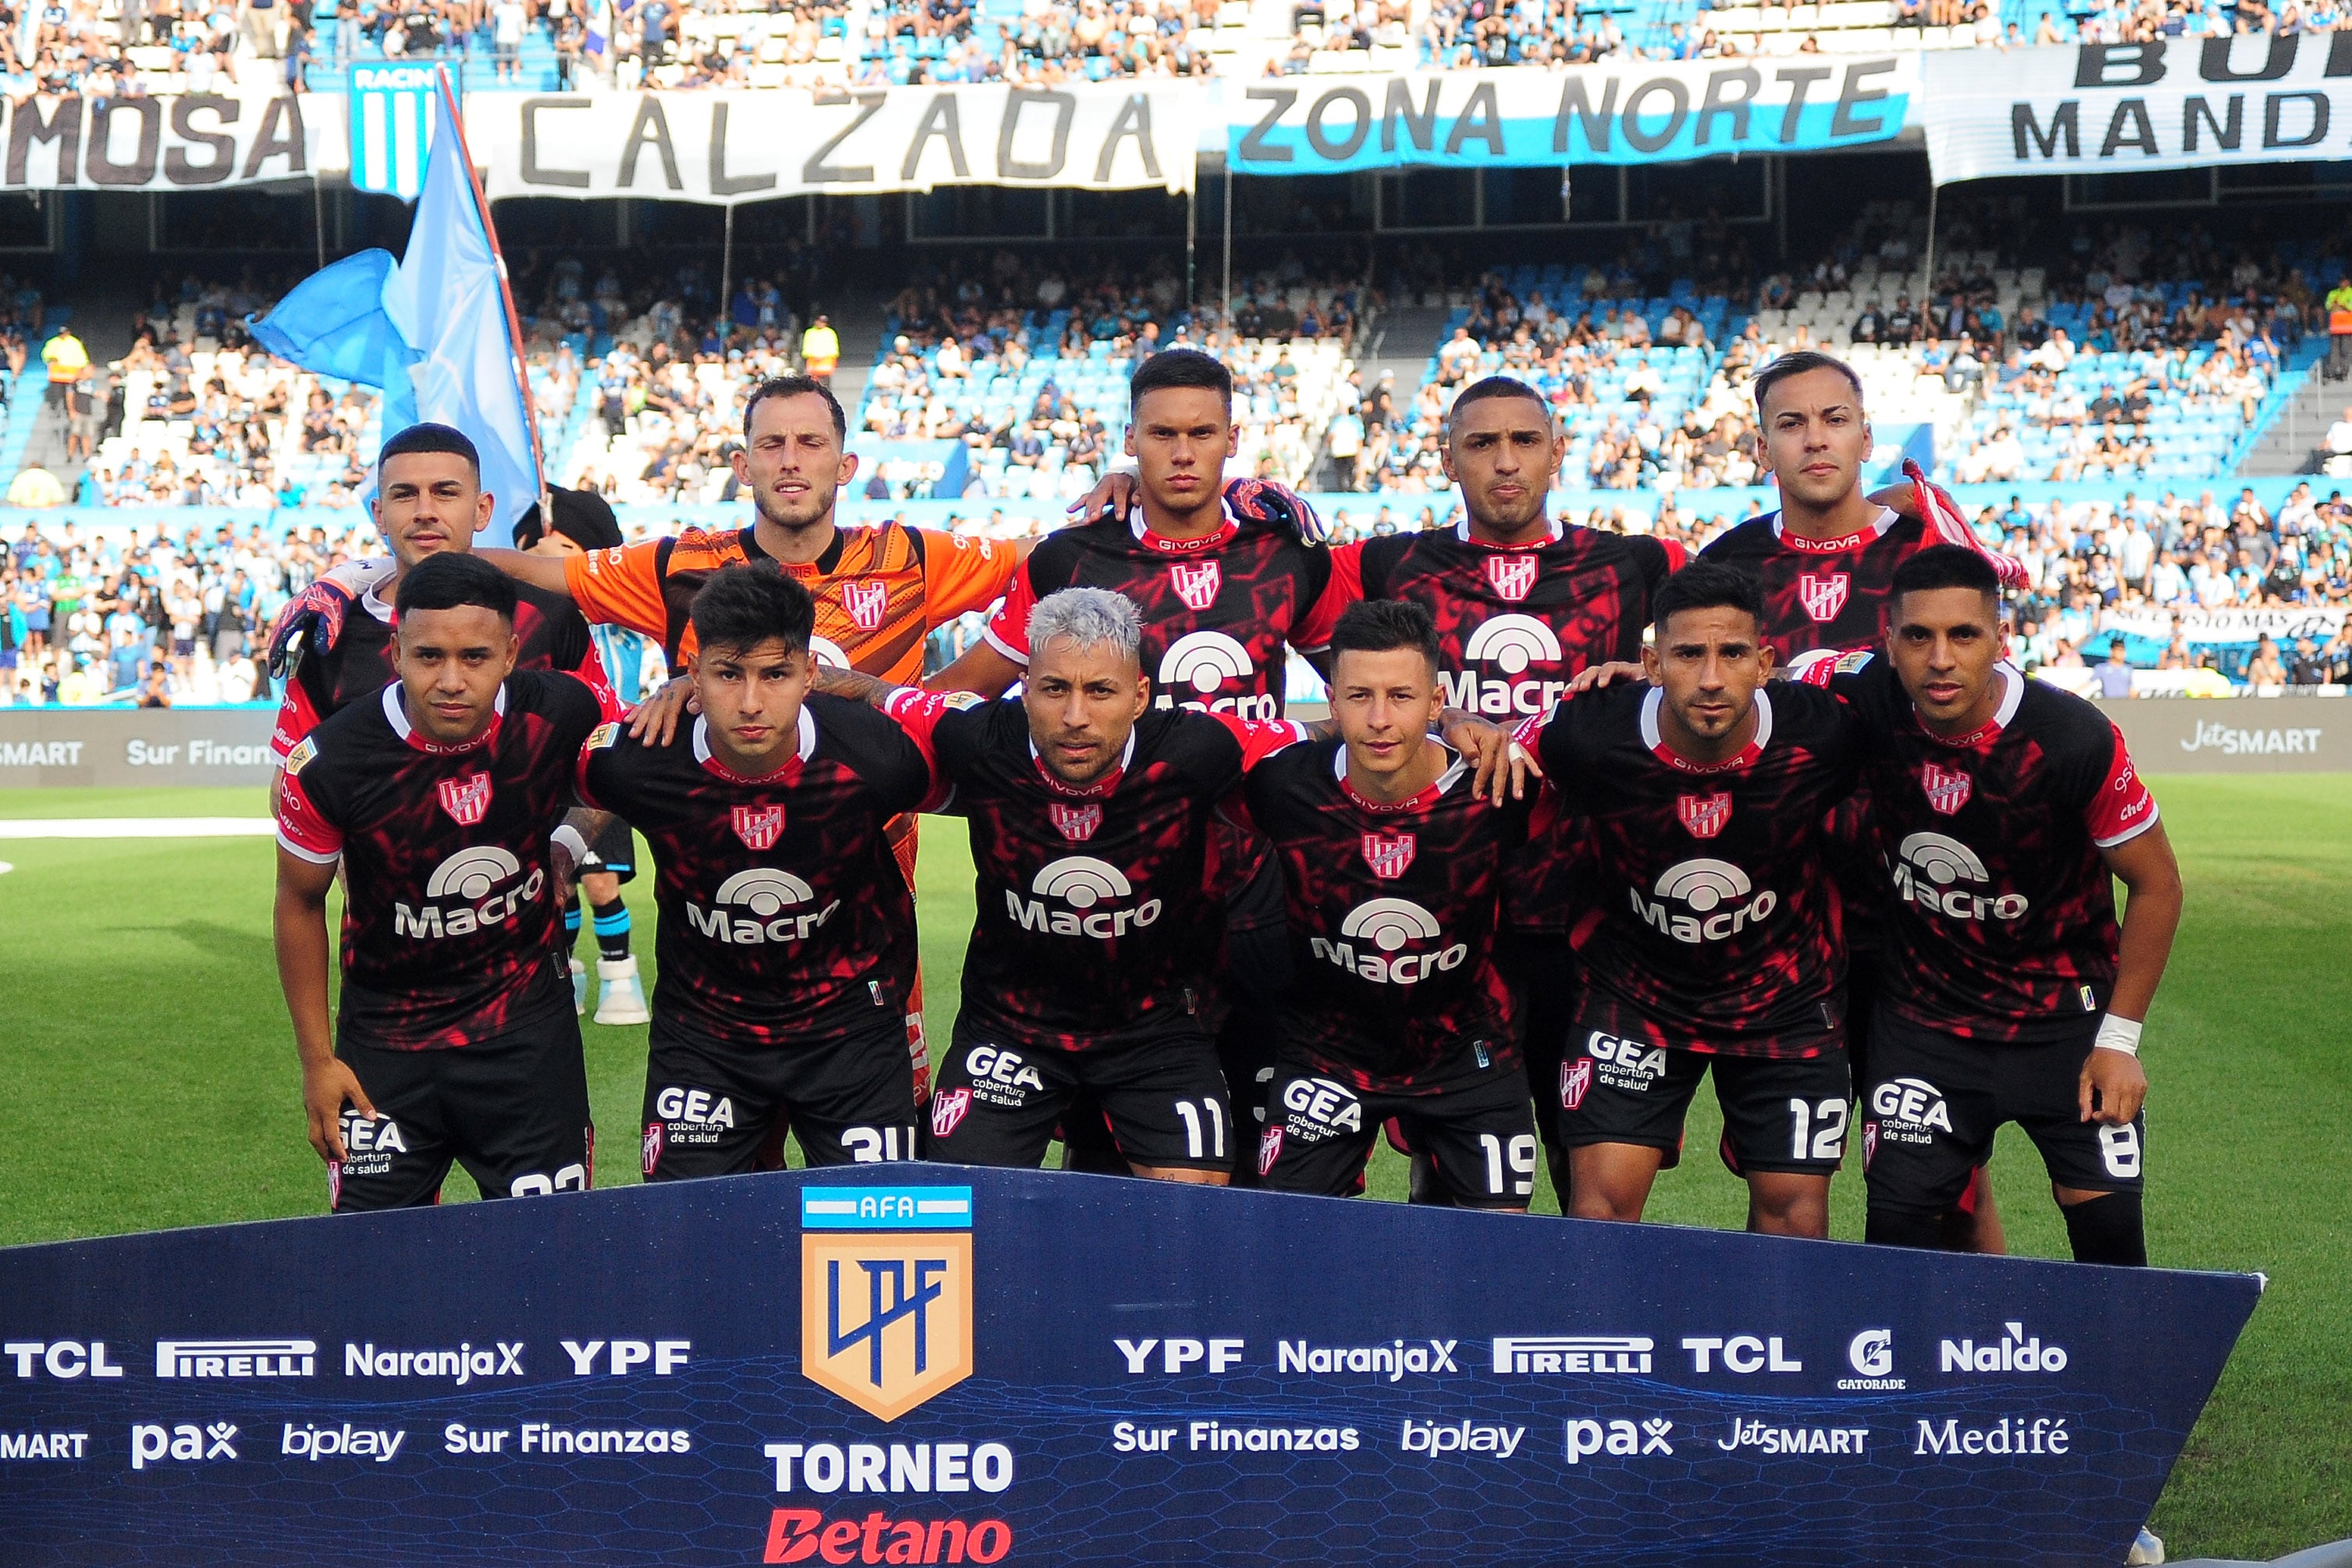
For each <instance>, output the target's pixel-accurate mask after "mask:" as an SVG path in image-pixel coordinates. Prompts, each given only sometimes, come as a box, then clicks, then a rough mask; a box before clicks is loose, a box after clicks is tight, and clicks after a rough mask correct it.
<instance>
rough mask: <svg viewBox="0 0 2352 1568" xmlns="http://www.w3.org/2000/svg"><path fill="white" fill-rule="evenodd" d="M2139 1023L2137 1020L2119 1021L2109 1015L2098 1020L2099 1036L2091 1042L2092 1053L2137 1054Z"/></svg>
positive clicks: (2114, 1016) (2113, 1015) (2112, 1015)
mask: <svg viewBox="0 0 2352 1568" xmlns="http://www.w3.org/2000/svg"><path fill="white" fill-rule="evenodd" d="M2139 1031H2140V1023H2139V1020H2138V1019H2119V1018H2117V1017H2116V1015H2115V1014H2113V1013H2109V1014H2107V1015H2106V1016H2105V1018H2103V1019H2100V1020H2099V1034H2098V1038H2097V1039H2096V1040H2093V1041H2092V1042H2091V1049H2092V1050H2094V1051H2122V1052H2123V1053H2124V1054H2125V1055H2126V1056H2137V1055H2138V1054H2139Z"/></svg>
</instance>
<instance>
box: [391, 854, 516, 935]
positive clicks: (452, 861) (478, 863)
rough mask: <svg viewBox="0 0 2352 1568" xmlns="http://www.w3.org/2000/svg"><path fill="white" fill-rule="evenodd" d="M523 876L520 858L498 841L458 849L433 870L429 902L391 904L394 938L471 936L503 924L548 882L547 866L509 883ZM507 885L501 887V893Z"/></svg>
mask: <svg viewBox="0 0 2352 1568" xmlns="http://www.w3.org/2000/svg"><path fill="white" fill-rule="evenodd" d="M520 875H522V862H520V861H519V860H517V859H515V858H514V856H512V855H510V854H509V853H508V852H506V851H504V850H502V849H500V848H499V847H498V846H497V845H496V844H477V845H474V846H472V847H471V848H468V849H462V850H459V851H458V852H457V853H456V854H454V855H451V856H450V857H449V858H448V859H447V860H445V861H443V862H441V863H440V864H439V865H437V866H435V867H434V868H433V874H432V875H431V876H429V877H427V878H426V879H425V904H424V905H423V906H422V907H420V908H415V909H412V908H410V907H409V906H408V905H407V904H401V903H398V902H395V903H394V904H393V906H392V931H393V935H394V936H414V937H419V938H424V937H433V938H438V937H442V936H471V935H472V934H473V933H475V932H477V931H480V930H483V929H485V928H486V927H488V926H492V925H503V924H504V923H505V922H506V921H508V920H509V919H510V918H512V917H513V916H514V915H518V914H520V912H521V911H522V909H523V907H524V906H525V905H526V904H530V902H531V900H533V899H535V898H537V897H538V896H539V894H540V890H541V888H543V887H545V886H546V885H547V872H546V870H545V868H543V867H540V866H533V867H532V868H531V872H530V876H529V877H528V878H527V879H526V880H525V881H524V882H523V884H522V885H521V886H520V887H512V888H510V887H508V886H507V883H510V882H512V881H513V880H514V879H515V878H516V877H518V876H520ZM502 889H503V891H501V890H502Z"/></svg>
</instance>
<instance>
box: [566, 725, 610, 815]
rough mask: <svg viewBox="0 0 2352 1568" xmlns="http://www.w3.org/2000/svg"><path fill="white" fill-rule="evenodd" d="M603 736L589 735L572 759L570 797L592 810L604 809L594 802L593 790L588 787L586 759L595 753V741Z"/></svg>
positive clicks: (596, 748)
mask: <svg viewBox="0 0 2352 1568" xmlns="http://www.w3.org/2000/svg"><path fill="white" fill-rule="evenodd" d="M603 738H604V737H602V736H596V735H591V736H590V737H588V739H587V741H586V742H585V743H584V744H583V745H582V747H580V755H579V756H577V757H575V758H572V799H573V800H577V801H579V802H580V803H581V804H582V805H583V806H585V807H587V808H588V809H589V810H592V811H601V810H604V807H602V806H600V805H598V804H597V803H596V794H595V791H594V790H593V789H589V788H588V759H589V758H591V757H593V756H594V755H595V754H596V752H597V750H598V749H599V747H597V745H596V742H597V741H599V740H601V739H603Z"/></svg>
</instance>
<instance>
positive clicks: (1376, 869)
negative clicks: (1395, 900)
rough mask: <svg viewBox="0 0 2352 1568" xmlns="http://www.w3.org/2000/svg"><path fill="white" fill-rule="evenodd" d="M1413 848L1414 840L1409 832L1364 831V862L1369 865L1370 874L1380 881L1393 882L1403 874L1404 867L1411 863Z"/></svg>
mask: <svg viewBox="0 0 2352 1568" xmlns="http://www.w3.org/2000/svg"><path fill="white" fill-rule="evenodd" d="M1413 848H1414V840H1413V835H1412V834H1411V833H1366V834H1365V835H1364V841H1363V849H1364V863H1365V864H1366V865H1368V866H1370V867H1371V868H1372V874H1373V875H1374V876H1376V877H1379V878H1380V879H1381V881H1383V882H1394V881H1395V880H1396V879H1397V878H1399V877H1401V876H1402V875H1403V874H1404V868H1405V867H1407V866H1409V865H1411V864H1412V853H1413Z"/></svg>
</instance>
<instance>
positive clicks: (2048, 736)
mask: <svg viewBox="0 0 2352 1568" xmlns="http://www.w3.org/2000/svg"><path fill="white" fill-rule="evenodd" d="M2000 678H2001V679H2002V680H2003V681H2005V682H2006V683H2007V685H2006V688H2005V689H2004V691H2003V693H2002V695H2001V699H2000V706H1999V708H1998V709H1997V710H1996V712H1995V713H1994V716H1993V717H1992V719H1991V721H1990V723H1988V724H1987V725H1985V727H1983V728H1981V729H1979V730H1978V731H1976V732H1975V733H1974V734H1971V735H1969V736H1965V737H1959V738H1957V739H1953V740H1944V739H1942V738H1940V737H1936V736H1934V735H1931V734H1929V733H1928V732H1927V730H1926V729H1925V728H1923V727H1921V726H1920V724H1919V720H1918V715H1917V710H1916V708H1914V707H1913V706H1912V703H1911V699H1910V697H1909V695H1907V694H1906V692H1905V691H1904V690H1903V687H1902V685H1901V683H1900V682H1899V681H1898V680H1897V679H1896V678H1895V671H1894V668H1893V666H1892V665H1890V664H1888V663H1887V662H1886V661H1885V660H1884V659H1877V660H1873V661H1872V662H1871V664H1869V665H1868V666H1866V667H1865V668H1864V670H1863V671H1862V673H1861V674H1856V675H1850V676H1848V675H1841V676H1839V677H1838V678H1837V679H1836V680H1835V681H1834V682H1833V683H1832V689H1834V690H1836V691H1837V692H1838V693H1839V694H1840V695H1842V696H1843V697H1844V698H1845V699H1846V700H1847V701H1848V702H1849V703H1850V704H1851V705H1852V706H1853V711H1854V713H1855V714H1856V715H1857V716H1859V717H1861V718H1862V719H1863V720H1864V731H1865V739H1864V746H1865V747H1866V752H1867V761H1866V764H1865V771H1864V778H1865V779H1866V780H1867V781H1868V783H1869V785H1870V792H1871V803H1872V805H1871V810H1872V819H1873V821H1872V827H1873V831H1874V834H1875V841H1876V847H1877V850H1878V853H1879V856H1880V858H1881V863H1882V865H1883V868H1884V870H1885V875H1886V877H1887V878H1888V880H1889V882H1890V883H1891V886H1892V892H1893V898H1892V904H1893V918H1892V921H1891V925H1892V929H1891V931H1890V933H1889V936H1888V941H1889V943H1890V944H1891V946H1892V957H1893V962H1892V963H1891V964H1889V965H1888V966H1887V969H1886V977H1885V992H1884V1003H1885V1006H1888V1007H1891V1008H1893V1009H1895V1011H1896V1012H1897V1013H1898V1014H1900V1015H1901V1016H1902V1017H1904V1018H1905V1019H1908V1020H1909V1021H1911V1022H1914V1023H1916V1024H1919V1025H1921V1026H1923V1027H1926V1028H1928V1029H1933V1030H1938V1031H1940V1032H1943V1033H1946V1034H1952V1035H1957V1036H1959V1037H1960V1038H1962V1039H1966V1040H1993V1041H2016V1042H2023V1043H2029V1044H2031V1043H2038V1042H2042V1041H2046V1040H2057V1039H2063V1038H2071V1037H2072V1036H2074V1035H2076V1034H2079V1033H2080V1032H2081V1030H2082V1027H2083V1024H2082V1020H2083V1019H2084V1018H2085V1017H2090V1016H2095V1015H2096V1014H2098V1013H2101V1012H2104V1011H2105V1010H2106V1005H2107V998H2108V996H2109V994H2110V992H2111V991H2112V990H2113V989H2114V987H2115V979H2116V954H2117V945H2118V941H2119V937H2120V933H2119V931H2118V929H2117V926H2116V901H2115V883H2114V880H2113V877H2112V876H2111V874H2110V873H2109V872H2108V870H2107V866H2106V862H2105V860H2104V859H2103V858H2102V857H2101V855H2100V853H2099V852H2100V851H2101V850H2103V849H2112V848H2114V847H2115V846H2116V845H2117V844H2120V843H2123V842H2126V841H2128V840H2130V839H2134V838H2137V836H2138V835H2140V834H2141V833H2144V832H2146V831H2147V830H2148V829H2149V828H2151V827H2154V826H2155V825H2156V821H2157V808H2156V800H2155V799H2154V797H2152V796H2151V795H2149V794H2148V792H2147V785H2146V784H2144V783H2143V782H2141V780H2140V777H2139V774H2138V772H2137V770H2136V769H2135V768H2133V766H2132V759H2131V754H2130V752H2129V751H2128V750H2127V749H2126V747H2125V746H2124V738H2123V735H2122V733H2121V732H2120V731H2118V730H2117V729H2116V727H2115V725H2114V723H2113V722H2112V721H2111V720H2109V719H2108V718H2107V717H2106V716H2105V715H2104V714H2102V713H2100V712H2099V710H2098V709H2097V708H2095V707H2094V706H2091V705H2090V704H2089V703H2087V702H2084V700H2083V699H2082V698H2080V697H2077V696H2074V695H2072V694H2070V693H2067V692H2063V691H2060V690H2058V689H2057V688H2056V687H2054V686H2052V685H2048V684H2046V683H2044V682H2042V681H2035V680H2029V679H2027V678H2026V677H2025V676H2024V675H2023V674H2021V673H2019V672H2018V671H2017V670H2015V669H2013V668H2011V667H2010V666H2008V665H2003V666H2001V669H2000Z"/></svg>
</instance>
